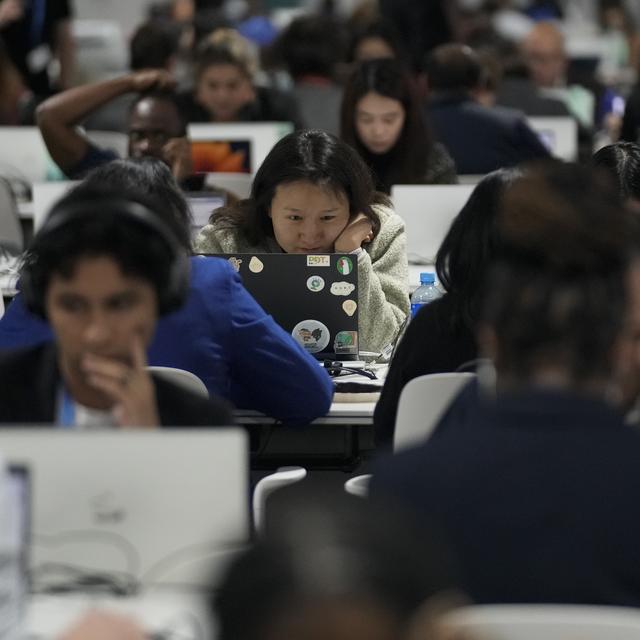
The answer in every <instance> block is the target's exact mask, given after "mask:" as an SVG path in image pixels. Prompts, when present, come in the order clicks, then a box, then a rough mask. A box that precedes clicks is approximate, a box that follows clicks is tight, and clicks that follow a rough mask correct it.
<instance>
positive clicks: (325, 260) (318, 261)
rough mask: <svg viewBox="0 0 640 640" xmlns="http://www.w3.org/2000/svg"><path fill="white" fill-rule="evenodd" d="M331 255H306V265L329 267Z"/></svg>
mask: <svg viewBox="0 0 640 640" xmlns="http://www.w3.org/2000/svg"><path fill="white" fill-rule="evenodd" d="M330 266H331V256H314V255H308V256H307V267H330Z"/></svg>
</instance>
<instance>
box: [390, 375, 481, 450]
mask: <svg viewBox="0 0 640 640" xmlns="http://www.w3.org/2000/svg"><path fill="white" fill-rule="evenodd" d="M473 377H475V373H468V372H454V373H431V374H428V375H425V376H418V377H417V378H414V379H413V380H410V381H409V382H408V383H407V384H406V385H405V387H404V389H402V392H401V393H400V400H399V401H398V413H397V416H396V428H395V433H394V437H393V450H394V451H401V450H402V449H406V448H408V447H411V446H413V445H415V444H418V443H419V442H421V441H423V440H426V439H427V438H428V437H429V436H430V435H431V433H432V431H433V429H434V428H435V426H436V425H437V424H438V421H439V420H440V418H441V417H442V415H443V414H444V412H445V411H446V410H447V408H448V407H449V405H450V404H451V401H452V400H453V399H454V398H455V396H456V395H457V394H458V392H459V391H460V389H461V388H462V387H463V386H464V385H465V384H467V382H469V380H470V379H472V378H473Z"/></svg>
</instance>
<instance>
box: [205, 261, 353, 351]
mask: <svg viewBox="0 0 640 640" xmlns="http://www.w3.org/2000/svg"><path fill="white" fill-rule="evenodd" d="M215 255H217V256H218V257H222V258H226V259H227V260H229V262H230V263H231V264H232V265H233V267H234V268H235V270H236V271H237V272H238V273H239V274H240V276H241V277H242V281H243V284H244V286H245V287H246V288H247V290H248V291H249V293H251V295H252V296H253V297H254V298H255V299H256V300H257V301H258V303H259V304H260V305H261V306H262V308H263V309H264V310H265V311H266V312H267V313H268V314H270V315H271V316H273V318H274V320H275V321H276V322H277V323H278V324H279V325H280V326H281V327H282V328H283V329H284V330H285V331H287V332H288V333H290V334H291V335H292V336H293V337H294V338H295V339H296V340H297V341H298V343H299V344H300V345H302V347H304V349H305V350H306V351H308V352H309V353H311V354H313V355H314V356H315V357H317V358H318V359H320V360H323V359H327V358H328V359H332V360H358V265H357V258H356V257H355V256H351V255H345V254H340V253H335V254H318V255H313V254H309V255H307V254H301V253H259V254H258V253H256V254H253V253H236V254H215Z"/></svg>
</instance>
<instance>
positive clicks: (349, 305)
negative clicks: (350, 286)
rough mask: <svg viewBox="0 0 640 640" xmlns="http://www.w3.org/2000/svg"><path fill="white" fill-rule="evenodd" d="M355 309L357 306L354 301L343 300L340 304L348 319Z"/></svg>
mask: <svg viewBox="0 0 640 640" xmlns="http://www.w3.org/2000/svg"><path fill="white" fill-rule="evenodd" d="M357 308H358V304H357V303H356V301H355V300H345V301H344V302H343V303H342V309H343V310H344V312H345V313H346V314H347V315H348V316H349V317H351V316H352V315H353V314H354V313H355V312H356V309H357Z"/></svg>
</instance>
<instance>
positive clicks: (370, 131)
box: [341, 59, 458, 193]
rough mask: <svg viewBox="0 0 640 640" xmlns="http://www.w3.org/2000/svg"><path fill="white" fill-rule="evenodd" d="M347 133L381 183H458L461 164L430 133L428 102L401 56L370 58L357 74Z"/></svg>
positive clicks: (344, 125)
mask: <svg viewBox="0 0 640 640" xmlns="http://www.w3.org/2000/svg"><path fill="white" fill-rule="evenodd" d="M341 137H342V139H343V140H344V141H345V142H347V143H348V144H350V145H351V146H352V147H353V148H354V149H356V151H358V153H359V154H360V155H361V156H362V158H363V159H364V161H365V162H366V163H367V165H368V166H369V167H370V168H371V171H372V173H373V175H374V179H375V181H376V188H377V189H378V190H380V191H384V192H385V193H389V192H390V191H391V187H392V186H393V185H394V184H455V183H457V182H458V178H457V176H456V167H455V164H454V162H453V160H452V158H451V156H450V155H449V153H448V152H447V150H446V149H445V148H444V147H443V146H442V145H441V144H440V143H438V142H434V141H433V140H432V139H431V136H430V135H429V133H428V129H427V124H426V122H425V114H424V106H423V105H422V104H421V101H420V99H419V97H418V95H417V93H416V91H415V88H414V86H413V84H412V81H411V78H410V76H409V74H408V72H407V71H405V70H404V69H403V68H402V66H401V64H400V63H399V62H397V61H396V60H390V59H384V60H369V61H367V62H363V63H362V64H361V65H360V66H359V67H358V68H357V69H356V70H355V71H354V73H353V75H352V76H351V78H350V79H349V81H348V83H347V86H346V87H345V91H344V97H343V99H342V121H341Z"/></svg>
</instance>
